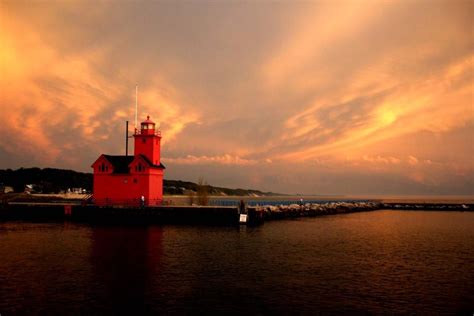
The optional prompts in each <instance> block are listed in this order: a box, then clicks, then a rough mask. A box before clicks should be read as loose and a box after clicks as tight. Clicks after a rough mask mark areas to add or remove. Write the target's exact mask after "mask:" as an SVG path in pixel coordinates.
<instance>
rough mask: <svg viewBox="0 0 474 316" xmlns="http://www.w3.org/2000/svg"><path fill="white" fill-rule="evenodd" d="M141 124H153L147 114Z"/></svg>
mask: <svg viewBox="0 0 474 316" xmlns="http://www.w3.org/2000/svg"><path fill="white" fill-rule="evenodd" d="M142 124H155V122H153V121H152V120H150V116H149V115H148V116H147V117H146V121H143V122H142Z"/></svg>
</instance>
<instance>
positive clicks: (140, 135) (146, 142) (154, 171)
mask: <svg viewBox="0 0 474 316" xmlns="http://www.w3.org/2000/svg"><path fill="white" fill-rule="evenodd" d="M133 137H134V143H135V144H134V145H135V150H134V155H133V156H112V155H104V154H103V155H100V156H99V158H98V159H97V160H96V161H95V162H94V163H93V164H92V168H94V184H93V185H94V187H93V199H94V201H95V203H96V204H98V205H134V206H139V205H141V200H142V196H143V197H144V199H145V201H144V204H145V205H159V204H161V203H162V201H163V174H164V169H165V167H164V166H163V164H161V162H160V145H161V132H160V131H157V130H156V129H155V123H154V122H152V121H151V120H150V117H149V116H148V117H147V119H146V121H144V122H142V123H141V128H140V130H135V133H134V135H133Z"/></svg>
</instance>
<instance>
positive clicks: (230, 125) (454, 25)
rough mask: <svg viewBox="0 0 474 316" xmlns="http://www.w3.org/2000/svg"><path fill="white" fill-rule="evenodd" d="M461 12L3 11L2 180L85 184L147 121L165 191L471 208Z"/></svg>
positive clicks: (364, 6) (470, 126)
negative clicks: (425, 199) (447, 199)
mask: <svg viewBox="0 0 474 316" xmlns="http://www.w3.org/2000/svg"><path fill="white" fill-rule="evenodd" d="M473 12H474V3H473V2H472V1H462V0H461V1H436V0H435V1H400V2H395V1H394V2H375V1H368V0H367V1H346V0H344V1H339V2H335V3H333V2H330V1H315V2H295V3H294V2H265V1H262V2H255V3H251V2H232V3H228V4H226V3H219V2H184V3H173V2H169V3H168V2H117V3H114V2H101V3H99V4H96V3H93V2H89V1H77V2H75V1H67V2H43V1H37V2H36V1H33V2H32V3H30V2H26V1H2V2H1V3H0V74H1V75H0V107H1V111H0V120H1V122H2V123H1V124H0V134H1V135H2V136H1V138H0V169H4V168H19V167H31V166H39V167H56V168H68V169H74V170H78V171H87V172H91V170H90V168H89V166H90V165H91V163H92V162H93V161H94V160H95V157H97V156H98V155H99V154H100V153H110V154H123V153H124V128H125V120H129V121H130V123H131V124H130V130H132V129H133V119H134V105H135V85H136V84H138V85H139V98H138V99H139V119H143V118H144V117H145V116H146V115H150V116H151V117H152V118H153V119H154V120H155V121H156V122H157V123H158V125H159V126H160V128H161V131H162V134H163V147H162V155H163V159H162V161H163V163H164V164H165V165H166V167H167V173H166V177H167V178H169V179H181V180H191V181H196V180H197V179H198V177H200V176H203V177H205V178H206V180H207V182H209V183H211V184H213V185H217V186H228V187H245V188H255V189H260V190H265V191H277V192H283V193H304V194H408V193H413V194H474V159H473V157H474V145H473V136H474V100H473V92H474V85H473V84H474V80H473V71H474V68H473V58H474V38H473V36H472V34H473V32H472V30H473V29H474V25H473V23H474V22H473V21H474V13H473Z"/></svg>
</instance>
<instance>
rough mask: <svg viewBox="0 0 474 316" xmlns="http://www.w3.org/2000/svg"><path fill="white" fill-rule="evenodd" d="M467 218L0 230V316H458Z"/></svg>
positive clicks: (414, 215) (465, 294) (472, 240)
mask: <svg viewBox="0 0 474 316" xmlns="http://www.w3.org/2000/svg"><path fill="white" fill-rule="evenodd" d="M473 309H474V213H471V212H465V213H462V212H452V213H448V212H414V211H413V212H407V211H405V212H398V211H377V212H367V213H358V214H348V215H334V216H327V217H320V218H312V219H300V220H293V221H291V220H289V221H278V222H270V223H266V224H265V225H263V226H260V227H255V228H250V227H183V226H163V227H160V226H149V227H116V226H114V227H106V226H100V227H96V226H90V225H79V224H71V223H61V224H58V223H54V224H44V223H41V224H39V223H18V222H16V223H0V313H1V315H2V316H8V315H12V314H17V313H29V314H30V313H33V314H38V313H40V314H44V313H50V314H51V313H53V314H79V313H82V314H104V313H119V314H126V313H127V314H129V313H130V312H131V311H134V312H135V313H148V312H155V313H156V312H162V313H163V312H167V313H188V312H193V313H195V312H205V313H210V312H229V311H231V312H235V313H251V314H256V313H257V314H258V313H260V314H262V313H264V314H265V313H292V314H293V313H315V312H322V313H325V314H326V313H341V312H342V313H344V312H350V313H352V312H371V313H377V314H380V313H388V312H390V313H393V312H394V313H412V312H423V313H436V314H439V313H458V312H469V311H471V313H472V311H473Z"/></svg>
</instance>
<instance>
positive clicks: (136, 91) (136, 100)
mask: <svg viewBox="0 0 474 316" xmlns="http://www.w3.org/2000/svg"><path fill="white" fill-rule="evenodd" d="M137 112H138V85H136V86H135V130H137Z"/></svg>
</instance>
